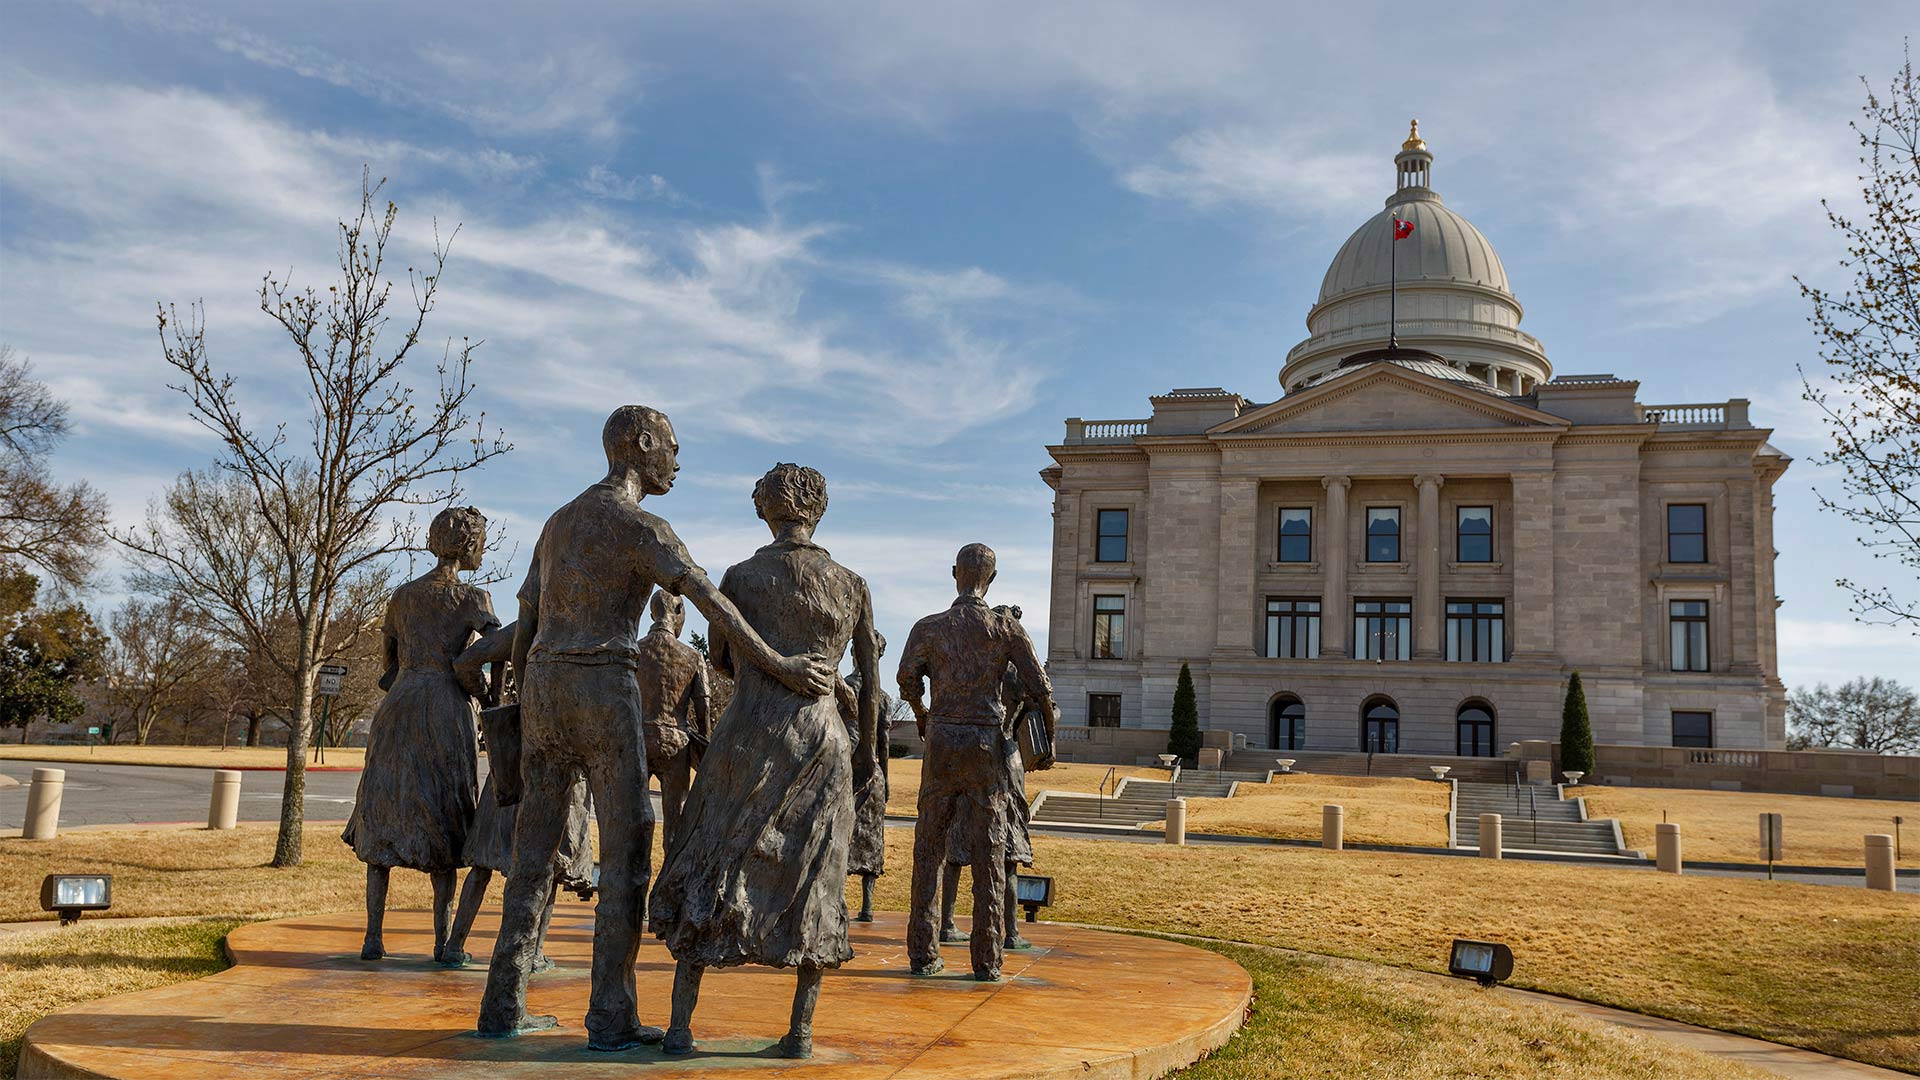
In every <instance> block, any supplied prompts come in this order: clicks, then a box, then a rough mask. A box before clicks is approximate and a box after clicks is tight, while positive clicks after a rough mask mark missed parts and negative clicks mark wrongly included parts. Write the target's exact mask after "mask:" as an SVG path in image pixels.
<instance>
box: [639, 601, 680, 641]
mask: <svg viewBox="0 0 1920 1080" xmlns="http://www.w3.org/2000/svg"><path fill="white" fill-rule="evenodd" d="M647 610H648V611H649V612H652V614H653V625H655V626H664V627H666V628H667V632H668V633H670V634H672V635H673V636H674V637H679V636H680V629H681V627H684V626H686V625H687V604H686V601H684V600H682V599H680V598H679V597H677V596H675V595H673V594H672V593H670V592H668V591H667V590H665V589H655V590H653V599H651V600H649V601H647Z"/></svg>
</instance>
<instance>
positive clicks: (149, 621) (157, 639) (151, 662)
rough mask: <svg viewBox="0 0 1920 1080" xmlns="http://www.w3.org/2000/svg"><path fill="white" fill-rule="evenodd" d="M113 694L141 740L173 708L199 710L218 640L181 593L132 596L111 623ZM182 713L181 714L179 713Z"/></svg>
mask: <svg viewBox="0 0 1920 1080" xmlns="http://www.w3.org/2000/svg"><path fill="white" fill-rule="evenodd" d="M108 633H109V634H110V635H111V636H112V639H113V645H112V647H111V649H110V651H109V652H108V669H107V670H108V676H107V678H108V687H107V697H108V700H109V702H110V703H111V707H112V708H113V710H114V711H115V712H117V713H119V714H120V716H122V717H124V718H125V719H126V721H127V722H128V725H129V729H130V730H131V731H132V734H133V741H134V742H135V743H136V744H137V745H140V746H145V745H146V744H147V739H148V738H149V737H150V736H151V735H152V734H153V728H154V725H155V724H156V723H158V722H159V721H160V719H161V718H162V717H163V716H165V715H167V714H169V713H176V714H186V713H189V712H194V711H199V710H200V709H201V708H202V707H203V703H202V702H197V701H195V700H193V699H194V697H195V696H196V695H197V694H199V693H200V692H201V690H202V689H203V687H202V685H201V684H202V680H203V679H205V678H206V677H208V676H210V675H212V674H213V673H214V668H215V663H216V661H217V660H218V656H217V653H216V650H215V647H214V641H213V638H212V637H211V636H209V635H208V634H207V633H206V632H205V631H203V630H201V629H200V627H199V626H197V625H195V623H194V621H193V618H192V611H191V608H190V606H189V604H188V603H187V602H186V601H185V600H184V599H182V598H181V597H178V596H170V597H167V598H165V599H162V600H151V601H149V600H139V599H133V600H128V601H127V602H126V603H125V604H124V605H122V606H121V608H120V610H119V611H116V612H114V614H113V618H112V620H111V621H110V622H109V624H108ZM179 718H180V717H176V719H179Z"/></svg>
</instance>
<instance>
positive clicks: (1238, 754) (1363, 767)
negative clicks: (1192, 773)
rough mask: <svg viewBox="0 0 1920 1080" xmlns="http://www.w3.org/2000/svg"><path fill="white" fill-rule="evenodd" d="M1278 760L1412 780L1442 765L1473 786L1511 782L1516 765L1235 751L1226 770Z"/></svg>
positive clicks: (1331, 772) (1330, 772)
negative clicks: (1472, 783) (1473, 784)
mask: <svg viewBox="0 0 1920 1080" xmlns="http://www.w3.org/2000/svg"><path fill="white" fill-rule="evenodd" d="M1280 758H1292V759H1293V771H1294V772H1297V773H1318V774H1320V775H1322V776H1404V777H1410V778H1412V779H1415V780H1431V779H1433V770H1432V769H1431V768H1430V766H1433V765H1445V766H1446V767H1447V768H1448V769H1450V770H1451V771H1450V772H1448V773H1447V777H1448V779H1452V780H1467V781H1472V782H1474V783H1483V784H1496V785H1497V784H1501V783H1504V782H1510V781H1511V780H1512V779H1513V772H1514V770H1515V768H1516V767H1517V763H1515V762H1513V761H1509V760H1507V759H1506V758H1471V757H1452V756H1448V755H1426V754H1364V753H1360V752H1358V751H1345V752H1342V751H1330V750H1236V751H1234V752H1233V753H1232V754H1230V755H1228V757H1227V761H1226V767H1227V768H1230V769H1235V770H1239V771H1242V772H1259V773H1261V774H1262V775H1265V773H1266V772H1267V771H1268V770H1272V769H1277V768H1279V766H1277V765H1275V764H1274V762H1275V761H1277V760H1278V759H1280Z"/></svg>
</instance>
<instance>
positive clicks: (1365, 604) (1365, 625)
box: [1353, 600, 1413, 660]
mask: <svg viewBox="0 0 1920 1080" xmlns="http://www.w3.org/2000/svg"><path fill="white" fill-rule="evenodd" d="M1412 655H1413V604H1412V603H1411V602H1410V601H1406V600H1355V601H1354V602H1353V658H1354V659H1355V660H1406V659H1409V658H1410V657H1412Z"/></svg>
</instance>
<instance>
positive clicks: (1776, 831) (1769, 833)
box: [1760, 814, 1787, 881]
mask: <svg viewBox="0 0 1920 1080" xmlns="http://www.w3.org/2000/svg"><path fill="white" fill-rule="evenodd" d="M1760 856H1761V858H1764V859H1766V860H1767V880H1768V881H1772V880H1773V864H1774V863H1777V862H1779V861H1780V860H1782V859H1784V858H1786V857H1787V849H1786V836H1785V831H1784V829H1783V825H1782V819H1781V817H1780V815H1779V814H1761V815H1760Z"/></svg>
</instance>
